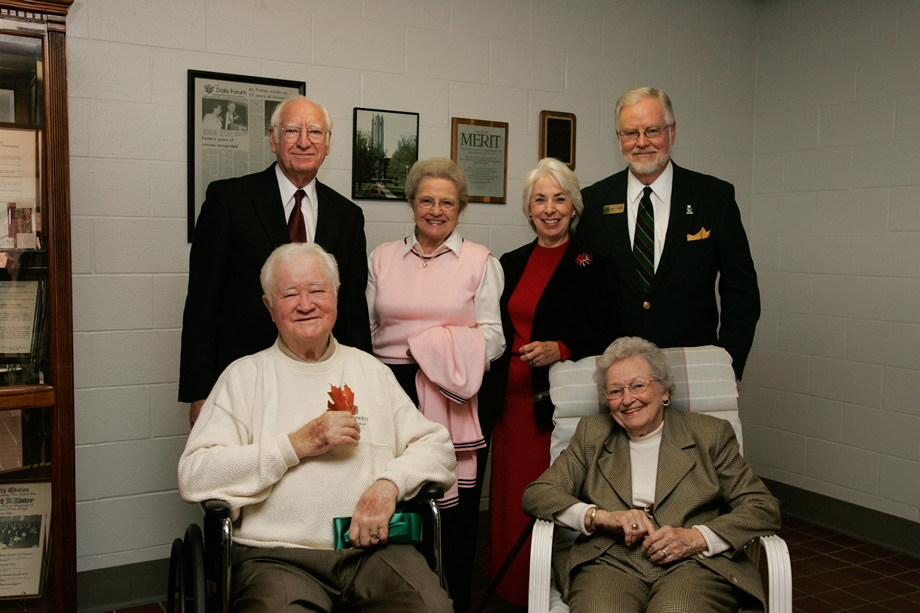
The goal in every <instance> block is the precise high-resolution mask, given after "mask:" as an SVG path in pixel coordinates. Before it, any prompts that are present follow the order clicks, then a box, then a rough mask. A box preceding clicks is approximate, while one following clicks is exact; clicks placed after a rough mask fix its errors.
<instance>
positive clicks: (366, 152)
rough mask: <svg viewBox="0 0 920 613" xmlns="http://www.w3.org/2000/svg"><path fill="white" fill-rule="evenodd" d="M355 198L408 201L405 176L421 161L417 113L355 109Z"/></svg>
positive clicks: (353, 148) (352, 176)
mask: <svg viewBox="0 0 920 613" xmlns="http://www.w3.org/2000/svg"><path fill="white" fill-rule="evenodd" d="M354 131H355V133H354V140H353V143H352V145H353V146H352V154H351V155H352V157H351V197H352V199H353V200H357V199H361V200H405V199H406V175H408V174H409V169H410V168H412V165H413V164H415V162H416V161H418V113H407V112H404V111H384V110H382V109H364V108H357V107H356V108H355V111H354Z"/></svg>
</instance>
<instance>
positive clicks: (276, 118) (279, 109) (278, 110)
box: [269, 94, 332, 143]
mask: <svg viewBox="0 0 920 613" xmlns="http://www.w3.org/2000/svg"><path fill="white" fill-rule="evenodd" d="M297 100H306V101H307V102H309V103H310V104H315V105H316V106H317V107H319V109H320V110H321V111H322V112H323V120H324V121H325V122H326V125H325V126H323V129H324V130H326V138H329V135H330V134H332V116H331V115H330V114H329V110H328V109H326V107H324V106H323V105H322V104H317V103H316V102H313V101H312V100H310V99H309V98H307V97H306V96H304V95H302V94H294V95H293V96H288V97H287V98H285V99H284V100H282V101H281V102H280V103H279V104H278V106H276V107H275V110H274V111H272V119H271V121H270V122H269V125H270V126H271V128H272V130H273V131H274V134H275V142H276V143H280V142H281V130H279V129H278V128H279V127H280V126H279V125H278V124H279V122H280V121H281V115H282V113H284V109H285V107H287V105H289V104H290V103H292V102H296V101H297Z"/></svg>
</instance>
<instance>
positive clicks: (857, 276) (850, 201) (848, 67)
mask: <svg viewBox="0 0 920 613" xmlns="http://www.w3.org/2000/svg"><path fill="white" fill-rule="evenodd" d="M832 4H833V6H832ZM918 18H920V9H918V4H917V3H916V2H913V1H910V0H907V1H901V0H892V1H889V2H871V3H864V2H863V3H861V2H855V1H853V2H834V3H829V2H820V1H817V0H813V1H805V2H799V1H795V2H793V1H790V0H771V1H769V2H762V3H759V4H758V7H757V11H756V23H757V32H758V35H757V56H756V75H757V78H756V94H755V100H756V105H757V116H756V119H755V121H754V156H753V168H754V170H753V177H754V182H753V192H754V193H753V195H752V204H753V206H752V209H753V210H752V214H751V219H752V222H753V223H752V224H751V225H750V226H749V232H750V235H751V241H752V243H753V246H754V253H755V258H756V261H757V265H758V270H759V271H760V275H761V290H762V292H763V306H764V309H765V311H764V318H763V320H762V322H761V326H760V327H759V329H758V333H757V340H756V343H755V349H754V351H753V352H752V355H751V361H750V366H749V367H748V370H747V371H746V376H745V382H744V407H743V418H744V419H745V422H746V424H752V425H751V426H748V428H747V429H748V431H753V433H754V437H753V440H752V441H751V442H748V440H747V439H746V441H745V442H746V446H747V448H748V449H749V450H750V451H749V456H750V457H751V458H752V459H753V461H754V462H755V464H756V466H757V468H758V470H759V471H760V472H761V474H764V475H765V476H768V477H771V478H774V479H777V480H779V481H782V482H785V483H788V484H790V485H794V486H797V487H802V488H805V489H808V490H811V491H814V492H817V493H820V494H825V495H828V496H833V497H835V498H838V499H841V500H845V501H847V502H852V503H855V504H860V505H863V506H867V507H871V508H874V509H878V510H880V511H883V512H886V513H891V514H893V515H896V516H898V517H903V518H906V519H909V520H913V521H918V520H920V505H918V504H917V502H918V497H917V491H918V490H920V442H918V437H917V432H918V431H920V411H918V409H917V408H916V407H917V403H916V401H915V400H914V399H913V398H912V396H913V395H914V391H915V382H916V380H917V377H918V375H920V325H918V324H920V315H918V313H920V291H918V290H920V246H918V245H920V223H918V220H920V213H918V211H920V189H918V185H920V174H918V173H917V168H918V167H920V76H918V75H920V62H918V56H917V53H916V51H917V47H918V45H917V36H916V34H915V31H914V30H912V29H911V28H912V27H914V26H916V25H917V23H918ZM765 322H769V325H767V326H765V325H763V324H764V323H765Z"/></svg>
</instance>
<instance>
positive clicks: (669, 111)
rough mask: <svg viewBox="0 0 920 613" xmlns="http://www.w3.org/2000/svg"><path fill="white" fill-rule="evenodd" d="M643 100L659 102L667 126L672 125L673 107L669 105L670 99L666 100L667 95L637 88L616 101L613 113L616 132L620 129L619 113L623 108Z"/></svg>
mask: <svg viewBox="0 0 920 613" xmlns="http://www.w3.org/2000/svg"><path fill="white" fill-rule="evenodd" d="M643 98H654V99H656V100H657V101H658V102H660V103H661V108H662V109H663V110H664V119H665V121H667V122H668V125H674V106H673V105H672V104H671V99H670V98H668V95H667V94H666V93H664V91H663V90H660V89H656V88H654V87H637V88H635V89H631V90H629V91H628V92H626V93H625V94H623V95H622V96H620V99H619V100H617V106H616V109H615V110H614V112H613V119H614V122H615V123H616V128H617V130H619V129H620V113H621V112H622V111H623V107H627V106H631V105H633V104H635V103H637V102H639V101H640V100H642V99H643Z"/></svg>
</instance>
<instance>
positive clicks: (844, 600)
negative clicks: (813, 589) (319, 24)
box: [819, 590, 868, 608]
mask: <svg viewBox="0 0 920 613" xmlns="http://www.w3.org/2000/svg"><path fill="white" fill-rule="evenodd" d="M819 598H821V600H824V601H826V602H829V603H831V604H834V605H837V606H838V607H841V608H846V607H853V606H856V605H863V604H866V603H867V602H868V601H867V600H866V599H865V598H860V597H859V596H856V595H854V594H850V593H848V592H845V591H843V590H833V591H830V592H824V593H823V594H821V596H819Z"/></svg>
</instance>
